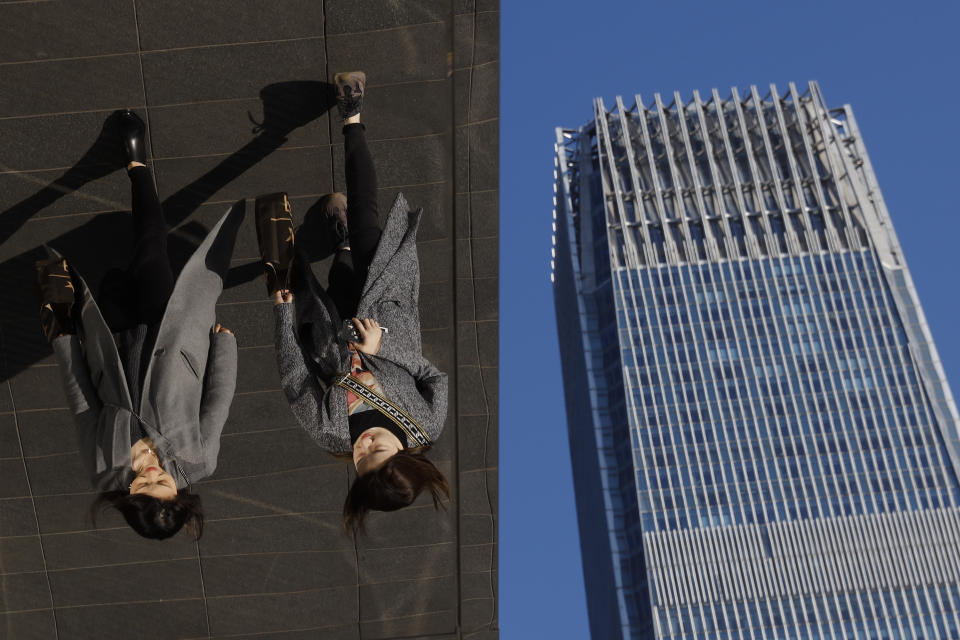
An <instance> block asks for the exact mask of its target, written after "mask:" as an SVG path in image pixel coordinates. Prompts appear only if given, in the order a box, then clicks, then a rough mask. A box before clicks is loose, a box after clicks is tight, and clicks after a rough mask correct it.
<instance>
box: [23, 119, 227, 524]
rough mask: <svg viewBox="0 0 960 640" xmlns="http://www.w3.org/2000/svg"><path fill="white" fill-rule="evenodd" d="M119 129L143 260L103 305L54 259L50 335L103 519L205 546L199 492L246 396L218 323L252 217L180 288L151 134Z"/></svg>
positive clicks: (45, 297)
mask: <svg viewBox="0 0 960 640" xmlns="http://www.w3.org/2000/svg"><path fill="white" fill-rule="evenodd" d="M116 118H117V122H118V125H119V128H120V133H121V137H122V139H123V143H124V149H125V152H126V155H127V160H128V161H129V163H128V165H127V174H128V176H129V178H130V183H131V187H132V194H133V207H132V221H133V227H134V236H135V246H134V257H133V260H132V262H131V264H130V266H129V267H128V268H127V269H126V270H125V271H120V270H112V271H109V272H108V273H107V275H106V276H105V277H104V280H103V283H102V285H101V287H100V289H101V291H100V295H99V296H98V297H99V303H98V301H95V300H94V299H93V296H92V294H91V292H90V289H89V287H88V286H87V285H86V283H85V282H84V280H83V278H82V277H81V276H80V274H79V273H78V272H77V271H76V269H74V268H72V267H71V266H70V265H69V264H68V263H67V261H66V260H65V259H63V257H62V256H60V255H59V254H58V253H56V252H55V251H51V254H52V255H53V256H54V257H53V258H51V259H50V260H46V261H42V262H40V263H38V265H37V268H38V279H39V283H40V289H41V299H42V300H41V305H42V306H41V324H42V327H43V331H44V333H45V335H46V336H47V339H48V340H49V341H50V343H51V345H52V347H53V351H54V354H55V356H56V358H57V361H58V364H59V365H60V372H61V377H62V380H63V384H64V389H65V391H66V396H67V401H68V403H69V406H70V410H71V412H72V413H73V417H74V422H75V426H76V431H77V438H78V444H79V449H80V455H81V456H82V458H83V461H84V465H85V467H86V469H87V471H88V473H89V474H90V476H91V479H92V482H93V485H94V486H95V487H96V488H97V489H98V490H99V491H100V492H101V493H100V495H99V497H98V498H97V500H96V501H95V502H94V504H93V507H92V509H91V513H92V515H93V516H94V518H95V517H96V512H97V511H98V510H99V509H100V508H102V507H104V506H107V505H112V506H114V507H116V508H117V509H118V510H119V511H120V512H121V513H122V514H123V516H124V518H125V519H126V521H127V523H128V524H129V525H130V526H131V527H132V528H133V529H134V530H135V531H136V532H137V533H139V534H140V535H142V536H145V537H148V538H156V539H163V538H168V537H170V536H172V535H174V534H176V533H177V532H178V531H179V530H180V529H181V528H183V527H184V526H186V527H187V529H188V530H189V531H191V532H192V533H193V534H194V535H195V536H196V537H198V538H199V536H200V534H201V533H202V529H203V515H202V511H201V508H200V498H199V496H197V495H196V494H194V493H192V492H191V491H190V485H191V484H192V483H193V482H195V481H197V480H199V479H201V478H204V477H207V476H209V475H211V474H212V473H213V471H214V469H215V468H216V465H217V454H218V453H219V449H220V433H221V431H222V429H223V425H224V423H225V422H226V419H227V414H228V412H229V409H230V403H231V401H232V399H233V392H234V388H235V385H236V374H237V344H236V340H235V339H234V336H233V334H232V333H231V332H230V331H229V330H227V329H226V328H224V327H222V326H221V325H220V324H215V315H214V311H215V305H216V301H217V298H218V297H219V295H220V292H221V291H222V289H223V275H224V273H225V271H226V268H227V266H228V265H229V254H230V251H231V249H232V245H233V241H234V239H235V235H236V226H237V218H238V217H242V214H243V212H242V210H238V211H236V212H233V213H230V212H228V213H227V214H226V215H225V216H224V217H223V218H222V219H221V220H220V221H219V222H218V223H217V225H216V226H215V227H214V228H213V230H212V231H211V232H210V233H209V234H208V236H207V238H206V239H205V240H204V241H203V243H202V244H201V245H200V247H199V248H198V249H197V250H196V251H195V253H194V254H193V256H192V257H191V258H190V260H189V261H188V262H187V264H186V265H185V266H184V268H183V271H182V272H181V274H180V276H179V277H178V278H177V279H176V281H175V280H174V277H173V273H172V271H171V267H170V262H169V259H168V257H167V231H168V229H167V225H166V222H165V221H164V217H163V211H162V209H161V207H160V202H159V199H158V198H157V193H156V189H155V188H154V185H153V179H152V177H151V174H150V170H149V169H148V168H147V167H146V166H145V160H146V154H145V149H144V132H145V126H144V123H143V121H142V120H141V119H140V118H139V117H137V115H136V114H134V113H132V112H130V111H124V112H120V113H119V114H117V116H116Z"/></svg>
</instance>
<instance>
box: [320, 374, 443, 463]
mask: <svg viewBox="0 0 960 640" xmlns="http://www.w3.org/2000/svg"><path fill="white" fill-rule="evenodd" d="M334 384H336V385H337V386H339V387H343V388H344V389H349V390H350V391H353V392H354V393H355V394H357V395H358V396H360V397H361V398H363V400H364V402H366V403H367V404H369V405H370V406H371V407H373V408H374V409H376V410H377V411H379V412H380V413H382V414H383V415H385V416H386V417H388V418H390V420H392V421H393V422H394V423H396V425H397V426H398V427H400V428H401V429H402V430H403V432H404V433H406V434H407V436H408V437H409V438H410V440H412V441H413V442H416V443H417V445H418V446H421V447H428V446H430V445H431V444H433V441H431V440H430V438H429V437H428V436H427V433H426V432H425V431H424V430H423V429H422V428H421V427H420V425H418V424H417V422H416V420H414V419H413V418H411V417H410V416H409V415H408V414H407V412H406V411H404V410H403V409H401V408H400V407H398V406H397V405H396V404H394V403H393V402H391V401H390V400H387V399H386V398H385V397H383V396H382V395H380V394H379V393H377V392H376V391H374V390H373V389H371V388H370V387H368V386H367V385H365V384H363V383H362V382H360V381H359V380H357V379H356V378H354V377H353V376H352V375H350V374H349V373H343V374H340V375H338V376H337V377H336V378H335V379H334Z"/></svg>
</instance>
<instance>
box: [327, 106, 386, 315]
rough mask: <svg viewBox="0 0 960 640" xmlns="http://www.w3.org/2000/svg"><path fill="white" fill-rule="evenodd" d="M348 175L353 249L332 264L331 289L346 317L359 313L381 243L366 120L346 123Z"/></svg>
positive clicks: (346, 169)
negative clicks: (369, 273)
mask: <svg viewBox="0 0 960 640" xmlns="http://www.w3.org/2000/svg"><path fill="white" fill-rule="evenodd" d="M343 143H344V154H343V155H344V160H345V161H346V167H345V173H346V178H347V229H348V233H349V235H348V237H349V240H350V251H340V252H338V253H337V255H336V257H335V258H334V260H333V265H331V267H330V280H329V286H328V287H327V293H329V294H330V297H331V298H332V299H333V303H334V304H335V305H336V307H337V312H338V313H339V314H340V317H341V318H343V319H349V318H352V317H353V316H355V315H356V313H357V305H358V304H359V303H360V294H361V293H362V292H363V285H364V283H365V282H366V281H367V272H368V271H369V270H370V263H371V262H372V261H373V256H374V254H375V253H376V252H377V245H379V244H380V234H381V229H380V219H379V213H378V210H377V172H376V169H374V166H373V158H372V157H371V156H370V150H369V149H368V148H367V138H366V135H365V129H364V126H363V125H362V124H359V123H357V124H348V125H346V126H344V127H343Z"/></svg>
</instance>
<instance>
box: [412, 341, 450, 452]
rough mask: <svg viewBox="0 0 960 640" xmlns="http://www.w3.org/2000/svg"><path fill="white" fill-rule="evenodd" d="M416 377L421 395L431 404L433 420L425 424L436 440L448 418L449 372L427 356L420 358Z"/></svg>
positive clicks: (425, 427) (431, 437) (433, 439)
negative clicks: (443, 370)
mask: <svg viewBox="0 0 960 640" xmlns="http://www.w3.org/2000/svg"><path fill="white" fill-rule="evenodd" d="M414 378H415V379H416V381H417V390H418V391H419V392H420V396H421V397H422V398H423V399H424V400H425V401H426V402H427V404H428V405H430V407H431V409H432V411H431V416H432V420H430V422H429V423H428V424H425V425H424V429H426V431H427V435H428V436H429V437H430V439H431V440H432V441H434V442H436V441H437V438H439V437H440V433H441V432H442V431H443V424H444V422H446V419H447V394H448V393H449V389H448V388H447V381H448V379H447V374H445V373H443V372H442V371H440V370H439V369H437V368H436V367H435V366H433V364H432V363H431V362H430V361H429V360H427V359H426V358H423V357H421V358H420V366H419V367H417V369H416V373H415V374H414Z"/></svg>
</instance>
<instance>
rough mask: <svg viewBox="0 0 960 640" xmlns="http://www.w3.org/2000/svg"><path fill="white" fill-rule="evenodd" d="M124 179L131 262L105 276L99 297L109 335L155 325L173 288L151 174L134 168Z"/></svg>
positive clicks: (165, 234) (144, 169)
mask: <svg viewBox="0 0 960 640" xmlns="http://www.w3.org/2000/svg"><path fill="white" fill-rule="evenodd" d="M127 175H128V176H129V177H130V187H131V192H132V214H133V235H134V247H133V260H132V261H131V262H130V266H128V267H127V269H126V271H120V270H117V269H114V270H112V271H110V272H108V273H107V274H106V275H105V276H104V278H103V283H102V285H101V295H100V298H101V300H100V307H101V311H102V312H103V315H104V319H105V320H106V321H107V324H108V325H109V326H110V329H111V330H112V331H122V330H124V329H129V328H131V327H133V326H136V325H138V324H146V325H154V324H158V323H159V322H160V320H161V319H162V318H163V312H164V310H165V309H166V306H167V301H168V300H169V299H170V294H172V293H173V285H174V278H173V271H172V270H171V269H170V259H169V258H168V257H167V231H168V229H167V223H166V221H165V220H164V218H163V209H162V208H161V207H160V199H159V198H158V197H157V190H156V188H154V186H153V178H152V177H151V175H150V170H149V169H147V168H146V167H134V168H133V169H131V170H130V171H128V172H127Z"/></svg>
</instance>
